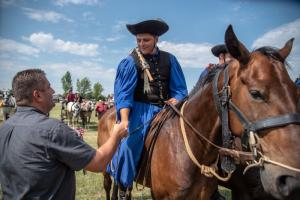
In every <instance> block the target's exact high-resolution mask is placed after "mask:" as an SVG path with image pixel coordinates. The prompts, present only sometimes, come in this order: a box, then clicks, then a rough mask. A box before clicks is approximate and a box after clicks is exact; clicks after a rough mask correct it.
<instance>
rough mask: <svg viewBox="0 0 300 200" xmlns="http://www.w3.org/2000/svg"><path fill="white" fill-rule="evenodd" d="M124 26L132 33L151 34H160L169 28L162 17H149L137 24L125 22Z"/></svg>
mask: <svg viewBox="0 0 300 200" xmlns="http://www.w3.org/2000/svg"><path fill="white" fill-rule="evenodd" d="M126 27H127V29H128V30H129V32H130V33H132V34H133V35H137V34H139V33H150V34H152V35H156V36H161V35H162V34H164V33H165V32H167V31H168V30H169V26H168V24H167V23H166V22H164V21H163V20H162V19H151V20H146V21H142V22H139V23H137V24H126Z"/></svg>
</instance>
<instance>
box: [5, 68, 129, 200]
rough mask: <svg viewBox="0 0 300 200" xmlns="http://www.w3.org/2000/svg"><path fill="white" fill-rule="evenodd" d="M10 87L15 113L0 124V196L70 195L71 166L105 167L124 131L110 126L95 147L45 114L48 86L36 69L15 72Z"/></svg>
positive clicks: (65, 199) (64, 199) (62, 199)
mask: <svg viewBox="0 0 300 200" xmlns="http://www.w3.org/2000/svg"><path fill="white" fill-rule="evenodd" d="M12 86H13V93H14V95H15V98H16V102H17V106H18V107H17V112H16V113H15V114H14V115H13V116H12V117H11V118H9V119H8V120H7V121H5V122H4V123H3V124H2V126H1V127H0V183H1V187H2V192H3V199H7V200H10V199H14V200H15V199H17V200H18V199H58V200H73V199H75V190H76V184H75V170H80V169H83V168H85V169H86V170H88V171H92V172H99V171H103V170H105V168H106V166H107V164H108V163H109V161H110V160H111V158H112V156H113V154H114V152H115V150H116V149H117V147H118V144H119V142H120V140H121V139H122V138H123V137H125V136H126V135H127V131H126V129H124V127H122V125H121V124H119V125H115V126H114V129H113V131H112V133H111V134H110V135H111V136H110V138H109V139H108V140H107V142H106V143H105V144H103V145H102V146H101V147H100V148H98V149H97V150H96V149H94V148H92V147H91V146H89V145H88V144H86V143H85V142H84V141H83V140H81V139H80V137H79V136H78V135H77V133H76V132H75V131H74V130H73V129H71V128H69V127H68V126H67V125H66V124H64V123H63V122H61V121H59V120H56V119H51V118H49V117H48V113H49V112H50V110H51V109H52V108H53V107H54V105H55V104H54V102H53V94H54V90H53V89H52V87H51V85H50V83H49V82H48V80H47V78H46V76H45V73H44V72H43V71H42V70H40V69H28V70H24V71H21V72H18V73H17V74H16V75H15V77H14V79H13V84H12Z"/></svg>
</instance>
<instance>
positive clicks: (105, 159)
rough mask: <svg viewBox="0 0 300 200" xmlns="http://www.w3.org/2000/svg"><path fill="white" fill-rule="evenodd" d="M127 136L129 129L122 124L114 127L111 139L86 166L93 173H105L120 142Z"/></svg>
mask: <svg viewBox="0 0 300 200" xmlns="http://www.w3.org/2000/svg"><path fill="white" fill-rule="evenodd" d="M126 135H127V128H124V126H123V125H122V124H116V125H114V128H113V131H112V133H111V135H110V137H109V139H108V140H107V141H106V142H105V143H104V144H103V145H102V146H101V147H99V148H98V149H97V150H96V154H95V156H94V157H93V159H92V160H91V161H90V162H89V163H88V164H87V165H86V166H85V169H86V170H88V171H91V172H103V171H105V169H106V166H107V165H108V163H109V162H110V161H111V159H112V157H113V155H114V153H115V151H116V150H117V148H118V145H119V143H120V140H121V139H122V138H123V137H125V136H126Z"/></svg>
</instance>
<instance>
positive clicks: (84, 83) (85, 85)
mask: <svg viewBox="0 0 300 200" xmlns="http://www.w3.org/2000/svg"><path fill="white" fill-rule="evenodd" d="M76 86H77V92H79V94H80V95H81V96H82V97H84V98H90V97H91V96H92V90H91V81H90V80H89V79H88V78H87V77H84V78H83V79H81V80H80V79H77V82H76Z"/></svg>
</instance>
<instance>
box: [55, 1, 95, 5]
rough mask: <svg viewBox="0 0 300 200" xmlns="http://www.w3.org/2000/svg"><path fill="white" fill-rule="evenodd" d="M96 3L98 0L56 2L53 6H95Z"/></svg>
mask: <svg viewBox="0 0 300 200" xmlns="http://www.w3.org/2000/svg"><path fill="white" fill-rule="evenodd" d="M97 3H98V0H56V1H55V4H56V5H59V6H64V5H68V4H75V5H80V4H83V5H95V4H97Z"/></svg>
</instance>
